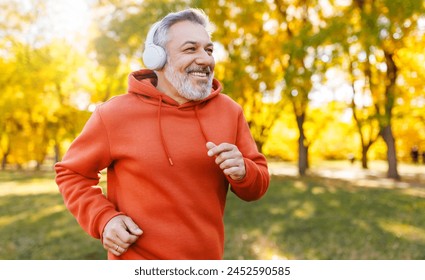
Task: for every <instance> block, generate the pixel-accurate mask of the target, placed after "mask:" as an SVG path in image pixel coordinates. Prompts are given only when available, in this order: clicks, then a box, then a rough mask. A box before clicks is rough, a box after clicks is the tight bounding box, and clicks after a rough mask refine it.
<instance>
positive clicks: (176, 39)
mask: <svg viewBox="0 0 425 280" xmlns="http://www.w3.org/2000/svg"><path fill="white" fill-rule="evenodd" d="M168 39H169V40H168V42H169V43H171V44H173V45H174V44H176V45H182V44H185V42H196V43H202V44H208V43H211V38H210V36H209V34H208V32H207V31H206V30H205V28H204V27H203V26H202V25H201V24H198V23H194V22H191V21H181V22H177V23H175V24H173V25H172V26H171V27H170V29H169V30H168Z"/></svg>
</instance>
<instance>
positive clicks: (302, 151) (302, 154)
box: [297, 114, 309, 176]
mask: <svg viewBox="0 0 425 280" xmlns="http://www.w3.org/2000/svg"><path fill="white" fill-rule="evenodd" d="M304 120H305V114H302V115H301V116H298V115H297V126H298V131H299V133H300V136H299V138H298V173H299V175H300V176H304V175H305V174H306V171H307V169H308V167H309V166H308V145H306V143H307V140H306V137H305V133H304V128H303V125H304Z"/></svg>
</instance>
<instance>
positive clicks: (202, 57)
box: [195, 50, 215, 66]
mask: <svg viewBox="0 0 425 280" xmlns="http://www.w3.org/2000/svg"><path fill="white" fill-rule="evenodd" d="M195 61H196V63H197V64H199V65H212V66H213V65H214V64H215V60H214V57H213V56H212V55H211V53H209V52H208V51H206V50H201V51H200V52H199V53H198V56H197V57H196V60H195Z"/></svg>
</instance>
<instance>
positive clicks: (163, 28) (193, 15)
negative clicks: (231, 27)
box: [153, 8, 212, 49]
mask: <svg viewBox="0 0 425 280" xmlns="http://www.w3.org/2000/svg"><path fill="white" fill-rule="evenodd" d="M181 21H190V22H193V23H198V24H200V25H202V26H203V27H204V28H205V30H206V31H207V32H208V34H209V35H210V36H211V33H212V31H211V23H210V21H209V18H208V16H207V15H206V14H205V13H204V11H202V10H200V9H193V8H191V9H186V10H183V11H180V12H176V13H169V14H168V15H166V16H165V17H164V18H163V19H162V20H161V21H160V23H159V26H158V29H157V30H156V32H155V34H154V36H153V43H154V44H155V45H158V46H161V47H163V48H164V49H166V45H167V42H168V30H169V29H170V27H171V26H173V25H174V24H176V23H178V22H181Z"/></svg>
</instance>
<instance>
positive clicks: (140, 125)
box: [55, 70, 269, 259]
mask: <svg viewBox="0 0 425 280" xmlns="http://www.w3.org/2000/svg"><path fill="white" fill-rule="evenodd" d="M155 84H156V75H155V74H154V73H153V72H152V71H150V70H140V71H137V72H134V73H132V74H131V75H130V76H129V90H128V93H127V94H124V95H120V96H117V97H114V98H112V99H111V100H109V101H108V102H105V103H104V104H102V105H100V106H98V108H97V109H96V111H95V112H94V113H93V114H92V116H91V117H90V119H89V120H88V122H87V123H86V125H85V127H84V129H83V131H82V132H81V134H80V135H79V136H78V137H77V138H76V139H75V140H74V142H73V143H72V145H71V147H70V148H69V150H68V151H67V153H66V154H65V156H64V158H63V160H62V161H61V162H59V163H57V164H56V166H55V169H56V173H57V176H56V182H57V184H58V186H59V190H60V192H61V194H62V196H63V198H64V201H65V204H66V206H67V207H68V209H69V210H70V211H71V213H72V214H73V215H74V216H75V217H76V219H77V220H78V222H79V223H80V225H81V226H82V227H83V229H84V230H86V231H87V232H88V233H89V234H90V235H92V236H93V237H95V238H101V236H102V232H103V228H104V227H105V225H106V223H107V222H108V221H109V220H110V219H111V218H113V217H114V216H117V215H119V214H125V215H128V216H130V217H131V218H132V219H133V220H134V222H135V223H136V224H138V225H139V227H140V228H141V229H142V230H143V232H144V233H143V235H142V236H141V237H140V238H139V239H138V240H137V242H136V243H135V244H133V245H132V246H131V247H130V248H129V249H128V251H127V252H126V253H124V254H123V255H121V256H120V257H115V256H114V255H112V254H111V253H109V255H108V257H109V258H110V259H117V258H119V259H221V258H222V257H223V246H224V226H223V213H224V207H225V201H226V195H227V191H228V188H229V184H230V185H231V190H232V191H233V192H234V193H235V194H236V195H237V196H238V197H240V198H241V199H243V200H246V201H250V200H256V199H259V198H260V197H261V196H262V195H263V194H264V193H265V192H266V190H267V188H268V185H269V174H268V170H267V163H266V159H265V158H264V156H263V155H261V154H260V153H259V152H258V151H257V148H256V145H255V142H254V140H253V138H252V136H251V134H250V131H249V128H248V125H247V123H246V121H245V118H244V116H243V113H242V109H241V107H240V106H239V105H237V103H235V102H234V101H233V100H232V99H230V98H229V97H228V96H226V95H224V94H221V93H220V91H221V85H220V84H219V82H218V81H217V80H214V81H213V90H212V93H211V95H210V96H208V97H207V98H206V99H204V100H202V101H198V102H193V101H192V102H188V103H185V104H182V105H179V104H178V103H176V102H175V101H174V100H173V99H171V98H170V97H168V96H167V95H165V94H163V93H161V92H159V91H158V90H157V89H156V88H155ZM208 141H211V142H214V143H216V144H220V143H223V142H227V143H232V144H235V145H236V146H237V147H238V148H239V150H240V151H241V153H242V154H243V156H244V160H245V166H246V172H247V173H246V176H245V177H244V178H243V179H242V180H240V181H234V180H232V179H231V178H230V177H227V176H225V175H224V174H223V172H222V171H221V169H220V168H219V167H218V166H217V165H216V164H215V162H214V159H213V158H210V157H209V156H208V155H207V149H206V147H205V144H206V142H208ZM105 168H107V196H105V195H104V194H102V191H101V189H100V188H99V187H97V184H98V183H99V179H100V171H101V170H103V169H105Z"/></svg>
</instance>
